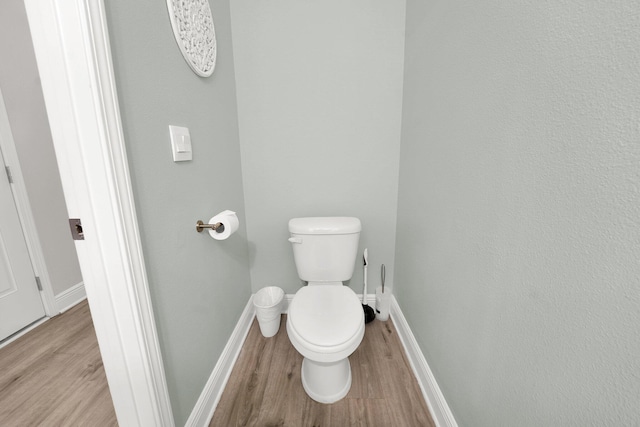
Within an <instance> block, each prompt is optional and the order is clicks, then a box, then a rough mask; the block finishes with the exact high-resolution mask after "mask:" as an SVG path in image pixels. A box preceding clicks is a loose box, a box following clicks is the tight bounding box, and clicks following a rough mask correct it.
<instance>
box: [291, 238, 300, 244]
mask: <svg viewBox="0 0 640 427" xmlns="http://www.w3.org/2000/svg"><path fill="white" fill-rule="evenodd" d="M289 241H290V242H291V243H302V237H289Z"/></svg>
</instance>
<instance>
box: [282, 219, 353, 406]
mask: <svg viewBox="0 0 640 427" xmlns="http://www.w3.org/2000/svg"><path fill="white" fill-rule="evenodd" d="M361 229H362V227H361V225H360V220H359V219H358V218H351V217H314V218H294V219H292V220H290V221H289V232H290V234H291V237H290V238H289V241H290V242H291V244H292V247H293V257H294V260H295V263H296V269H297V270H298V276H299V277H300V279H302V280H304V281H306V282H308V286H304V287H302V288H300V290H298V292H297V293H296V294H295V296H294V297H293V300H292V301H291V303H290V304H289V310H288V314H287V334H288V335H289V340H290V341H291V344H293V346H294V347H295V348H296V350H298V352H299V353H300V354H301V355H302V356H303V357H304V360H303V361H302V386H303V387H304V390H305V392H306V393H307V394H308V395H309V397H311V398H312V399H313V400H315V401H317V402H320V403H334V402H337V401H338V400H340V399H342V398H343V397H345V396H346V395H347V393H348V392H349V389H350V388H351V365H350V364H349V359H348V357H349V355H350V354H351V353H353V352H354V351H355V350H356V349H357V348H358V346H359V345H360V342H362V338H363V337H364V313H363V311H362V305H361V302H360V300H359V299H358V297H357V296H356V294H355V292H353V290H352V289H351V288H349V287H347V286H344V285H343V283H342V282H343V281H345V280H349V279H350V278H351V276H352V275H353V269H354V267H355V262H356V256H357V254H358V240H359V238H360V230H361Z"/></svg>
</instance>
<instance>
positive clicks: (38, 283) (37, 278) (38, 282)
mask: <svg viewBox="0 0 640 427" xmlns="http://www.w3.org/2000/svg"><path fill="white" fill-rule="evenodd" d="M36 285H37V286H38V290H39V291H42V282H40V278H39V277H38V276H36Z"/></svg>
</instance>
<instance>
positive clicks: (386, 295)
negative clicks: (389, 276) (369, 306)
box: [376, 287, 391, 322]
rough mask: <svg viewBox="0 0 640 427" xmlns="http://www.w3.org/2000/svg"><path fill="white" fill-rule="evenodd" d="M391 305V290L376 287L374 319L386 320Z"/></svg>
mask: <svg viewBox="0 0 640 427" xmlns="http://www.w3.org/2000/svg"><path fill="white" fill-rule="evenodd" d="M390 306H391V290H390V289H389V288H386V289H385V290H384V292H383V290H382V287H378V288H377V289H376V319H378V320H381V321H383V322H386V321H387V320H389V308H390Z"/></svg>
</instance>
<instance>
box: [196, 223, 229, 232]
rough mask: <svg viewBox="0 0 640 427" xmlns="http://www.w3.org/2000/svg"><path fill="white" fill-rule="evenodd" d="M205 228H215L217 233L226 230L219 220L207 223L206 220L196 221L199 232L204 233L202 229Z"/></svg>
mask: <svg viewBox="0 0 640 427" xmlns="http://www.w3.org/2000/svg"><path fill="white" fill-rule="evenodd" d="M205 228H210V229H212V230H215V231H216V233H222V232H223V231H224V224H223V223H221V222H217V223H215V224H205V223H204V222H202V221H201V220H198V221H197V222H196V231H197V232H198V233H202V231H203V230H204V229H205Z"/></svg>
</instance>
